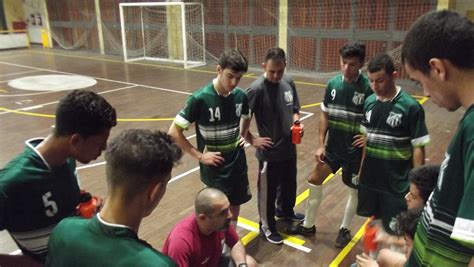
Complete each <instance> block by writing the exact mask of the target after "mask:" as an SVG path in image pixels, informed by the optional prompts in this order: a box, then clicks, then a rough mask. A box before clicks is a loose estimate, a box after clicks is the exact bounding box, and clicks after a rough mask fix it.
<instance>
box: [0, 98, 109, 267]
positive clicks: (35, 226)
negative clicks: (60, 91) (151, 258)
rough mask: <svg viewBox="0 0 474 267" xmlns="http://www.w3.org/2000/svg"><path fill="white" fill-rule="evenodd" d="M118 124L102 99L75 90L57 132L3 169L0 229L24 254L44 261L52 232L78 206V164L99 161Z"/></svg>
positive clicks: (60, 111) (30, 143) (62, 105)
mask: <svg viewBox="0 0 474 267" xmlns="http://www.w3.org/2000/svg"><path fill="white" fill-rule="evenodd" d="M116 124H117V121H116V113H115V109H114V108H113V107H112V106H110V104H109V103H108V102H107V101H106V100H105V99H104V98H102V97H101V96H99V95H98V94H96V93H94V92H91V91H85V90H75V91H73V92H71V93H69V94H68V95H67V96H66V97H64V98H63V99H61V101H60V102H59V104H58V107H57V109H56V125H55V127H54V130H53V132H52V133H51V134H50V135H48V137H46V139H44V138H35V139H30V140H27V141H26V147H25V150H24V152H23V153H22V154H20V155H19V156H17V157H16V158H15V159H13V160H12V161H10V162H9V163H8V164H7V165H6V166H5V167H4V168H3V169H2V170H0V230H3V229H6V230H7V231H8V232H9V233H10V235H11V236H12V238H13V240H14V241H15V242H16V243H17V245H18V247H19V248H20V249H21V251H22V253H23V254H24V255H28V256H31V257H33V258H34V259H36V260H37V261H39V262H44V260H45V258H46V252H47V242H48V238H49V236H50V234H51V231H52V230H53V228H54V227H55V226H56V224H58V223H59V221H61V220H62V219H64V218H66V217H69V216H72V215H74V214H75V212H76V206H77V205H78V204H79V196H80V189H79V184H78V181H77V176H76V160H77V161H79V162H81V163H88V162H90V161H92V160H95V159H96V158H97V157H99V156H100V154H101V152H102V151H103V150H104V149H105V146H106V143H107V138H108V137H109V132H110V129H111V128H112V127H113V126H115V125H116ZM0 260H1V259H0ZM2 264H3V263H1V262H0V265H2ZM5 265H6V264H5Z"/></svg>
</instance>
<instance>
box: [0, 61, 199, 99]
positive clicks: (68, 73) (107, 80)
mask: <svg viewBox="0 0 474 267" xmlns="http://www.w3.org/2000/svg"><path fill="white" fill-rule="evenodd" d="M0 64H5V65H10V66H16V67H23V68H28V69H35V70H43V71H49V72H54V73H61V74H67V75H74V76H85V77H90V78H94V79H96V80H101V81H106V82H114V83H121V84H126V85H134V86H140V87H144V88H148V89H153V90H160V91H165V92H172V93H177V94H183V95H191V93H188V92H182V91H177V90H172V89H167V88H162V87H156V86H150V85H144V84H138V83H129V82H122V81H117V80H111V79H105V78H99V77H95V76H86V75H79V74H75V73H70V72H64V71H57V70H50V69H44V68H37V67H31V66H26V65H20V64H14V63H9V62H3V61H0ZM0 83H1V82H0ZM17 96H25V95H17ZM0 97H9V96H8V95H0Z"/></svg>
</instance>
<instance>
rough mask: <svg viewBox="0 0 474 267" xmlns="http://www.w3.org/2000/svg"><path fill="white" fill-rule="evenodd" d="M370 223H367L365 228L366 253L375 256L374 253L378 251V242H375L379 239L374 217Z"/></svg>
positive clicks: (364, 242)
mask: <svg viewBox="0 0 474 267" xmlns="http://www.w3.org/2000/svg"><path fill="white" fill-rule="evenodd" d="M369 220H370V221H369V222H368V223H367V225H366V226H365V234H364V240H363V244H364V252H365V253H366V254H367V255H370V254H373V253H374V252H376V251H377V242H376V241H375V238H376V237H377V231H378V228H377V225H376V223H375V222H374V217H371V218H370V219H369Z"/></svg>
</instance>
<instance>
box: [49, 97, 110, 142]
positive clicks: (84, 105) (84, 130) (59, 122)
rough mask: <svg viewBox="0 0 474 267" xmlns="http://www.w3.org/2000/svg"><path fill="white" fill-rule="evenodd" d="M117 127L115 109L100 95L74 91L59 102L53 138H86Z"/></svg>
mask: <svg viewBox="0 0 474 267" xmlns="http://www.w3.org/2000/svg"><path fill="white" fill-rule="evenodd" d="M115 125H117V115H116V113H115V109H114V108H113V107H112V106H111V105H110V104H109V103H108V102H107V101H106V100H105V99H104V98H103V97H102V96H100V95H98V94H96V93H94V92H92V91H87V90H74V91H72V92H71V93H69V94H68V95H67V96H66V97H64V98H63V99H61V100H60V101H59V105H58V107H57V109H56V125H55V128H54V135H55V136H66V135H72V134H75V133H77V134H80V135H81V136H82V137H84V138H87V137H90V136H92V135H97V134H100V133H101V132H103V131H104V130H108V129H110V128H112V127H114V126H115Z"/></svg>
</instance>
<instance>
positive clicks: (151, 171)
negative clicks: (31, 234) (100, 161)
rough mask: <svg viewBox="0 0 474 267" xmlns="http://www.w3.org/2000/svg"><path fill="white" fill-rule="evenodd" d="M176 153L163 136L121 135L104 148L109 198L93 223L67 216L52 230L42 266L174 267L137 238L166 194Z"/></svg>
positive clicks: (178, 154)
mask: <svg viewBox="0 0 474 267" xmlns="http://www.w3.org/2000/svg"><path fill="white" fill-rule="evenodd" d="M181 155H182V151H181V149H180V148H179V147H178V146H177V145H176V144H175V143H174V142H173V140H172V138H171V137H170V136H169V135H167V134H166V133H164V132H152V131H150V130H136V129H132V130H126V131H123V132H122V133H120V134H119V135H118V136H117V137H115V138H114V139H113V140H112V141H111V142H110V144H109V145H108V147H107V152H106V155H105V158H106V160H107V164H106V176H107V191H108V192H109V196H108V199H107V201H106V203H105V205H104V207H103V208H102V210H101V211H100V213H99V214H97V215H96V216H95V217H94V218H92V219H84V218H81V217H71V218H67V219H64V220H63V221H61V222H60V223H59V224H58V226H57V227H56V228H55V229H54V231H53V234H52V235H51V238H50V240H49V244H48V249H49V253H48V257H47V260H46V266H69V267H73V266H78V267H79V266H176V264H175V263H174V262H173V261H172V260H171V259H170V258H168V257H167V256H165V255H163V254H161V253H160V252H158V251H157V250H155V249H153V248H152V247H151V246H150V245H149V244H147V243H146V242H145V241H143V240H140V239H139V238H138V236H137V234H138V230H139V227H140V223H141V221H142V219H143V218H144V217H146V216H148V215H150V214H151V212H152V211H153V210H154V209H155V208H156V206H157V205H158V203H159V202H160V200H161V198H162V197H163V195H164V194H165V192H166V185H167V184H168V181H169V180H170V178H171V169H172V168H173V166H174V164H175V163H176V162H177V161H178V160H179V159H180V158H181Z"/></svg>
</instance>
